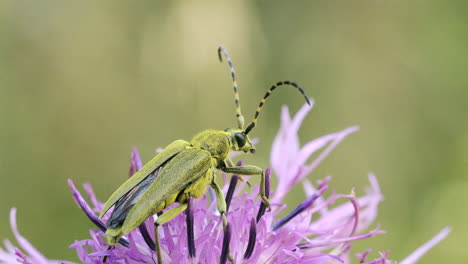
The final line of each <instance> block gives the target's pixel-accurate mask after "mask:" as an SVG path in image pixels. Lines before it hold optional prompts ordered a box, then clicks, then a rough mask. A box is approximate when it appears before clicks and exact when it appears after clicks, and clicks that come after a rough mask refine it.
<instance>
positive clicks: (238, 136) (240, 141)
mask: <svg viewBox="0 0 468 264" xmlns="http://www.w3.org/2000/svg"><path fill="white" fill-rule="evenodd" d="M234 138H235V139H236V141H237V146H239V148H242V147H243V146H244V145H245V143H246V141H247V140H246V138H245V135H244V134H242V133H236V134H234Z"/></svg>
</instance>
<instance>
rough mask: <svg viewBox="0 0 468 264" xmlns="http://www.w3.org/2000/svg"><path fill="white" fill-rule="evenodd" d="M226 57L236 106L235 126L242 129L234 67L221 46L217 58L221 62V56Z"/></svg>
mask: <svg viewBox="0 0 468 264" xmlns="http://www.w3.org/2000/svg"><path fill="white" fill-rule="evenodd" d="M222 55H224V57H226V60H227V63H228V66H229V70H230V71H231V77H232V86H233V88H234V103H235V104H236V118H237V125H238V127H239V129H243V128H244V117H243V116H242V114H241V107H240V102H239V91H237V81H236V72H235V71H234V66H233V65H232V61H231V57H229V53H228V52H227V50H226V49H225V48H224V47H223V46H219V48H218V58H219V61H220V62H223V56H222Z"/></svg>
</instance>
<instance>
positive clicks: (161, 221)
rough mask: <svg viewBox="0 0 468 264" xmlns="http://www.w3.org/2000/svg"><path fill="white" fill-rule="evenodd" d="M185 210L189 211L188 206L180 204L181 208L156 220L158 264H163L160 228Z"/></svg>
mask: <svg viewBox="0 0 468 264" xmlns="http://www.w3.org/2000/svg"><path fill="white" fill-rule="evenodd" d="M185 209H187V204H186V203H183V204H180V205H179V206H177V207H174V208H172V209H170V210H167V211H166V212H164V214H162V215H160V216H159V217H158V219H156V221H155V222H154V239H155V240H156V254H157V255H158V264H162V254H161V242H160V240H159V232H158V227H159V226H160V225H163V224H165V223H167V222H169V221H171V220H172V219H174V218H175V217H176V216H178V215H179V214H180V213H182V212H183V211H184V210H185Z"/></svg>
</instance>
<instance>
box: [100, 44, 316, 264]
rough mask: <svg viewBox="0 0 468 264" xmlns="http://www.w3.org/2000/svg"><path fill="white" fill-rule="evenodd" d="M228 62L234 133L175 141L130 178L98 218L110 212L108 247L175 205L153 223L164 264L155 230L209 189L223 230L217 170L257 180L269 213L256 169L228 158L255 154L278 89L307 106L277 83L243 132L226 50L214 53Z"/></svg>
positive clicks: (213, 133)
mask: <svg viewBox="0 0 468 264" xmlns="http://www.w3.org/2000/svg"><path fill="white" fill-rule="evenodd" d="M222 55H224V57H226V60H227V63H228V65H229V69H230V72H231V77H232V81H233V87H234V97H235V105H236V116H237V124H238V128H237V129H234V128H233V129H231V128H228V129H225V130H205V131H203V132H201V133H199V134H198V135H196V136H195V137H194V138H193V139H192V141H191V142H187V141H185V140H176V141H174V142H172V143H171V144H169V145H168V146H167V147H166V148H164V150H162V151H161V152H160V153H158V154H157V155H156V156H155V157H154V158H153V159H152V160H151V161H150V162H148V163H147V164H146V165H145V166H143V168H142V169H141V170H139V171H138V172H136V173H135V174H134V175H133V176H132V177H130V178H128V180H127V181H125V182H124V183H123V184H122V185H121V186H120V187H119V188H118V189H117V190H116V191H115V192H114V193H113V194H112V195H111V196H110V197H109V199H108V200H107V201H106V203H105V204H104V207H103V209H102V212H101V214H100V215H99V218H102V217H103V216H104V214H105V213H106V212H107V211H108V210H109V209H110V208H111V207H112V206H114V210H113V211H112V214H111V216H110V218H109V220H108V221H107V231H106V235H107V242H108V244H109V245H110V246H114V245H116V244H117V242H118V241H119V239H120V238H121V237H122V236H123V235H125V234H128V233H130V232H131V231H133V230H134V229H136V228H137V227H138V226H140V225H141V224H142V223H143V222H144V221H145V220H146V219H147V218H148V217H150V216H152V215H154V214H156V213H159V212H161V211H162V210H163V209H165V208H167V207H169V206H170V205H172V204H173V203H175V202H177V203H178V204H179V205H178V206H176V207H174V208H172V209H170V210H168V211H166V212H164V213H163V214H161V215H160V216H159V217H158V218H157V220H156V221H155V239H156V243H155V244H156V252H157V256H158V263H160V264H161V263H162V254H161V246H160V241H159V235H158V226H160V225H162V224H165V223H167V222H168V221H170V220H171V219H173V218H174V217H176V216H177V215H179V214H180V213H182V212H183V211H184V210H185V209H186V208H187V202H188V199H189V198H190V197H193V198H195V199H197V198H200V197H201V196H202V195H203V193H204V192H205V189H206V187H207V186H208V185H209V186H211V188H213V190H214V192H215V194H216V201H217V207H218V210H219V213H220V214H221V219H222V222H223V226H224V227H226V225H227V219H226V202H225V199H224V196H223V193H222V191H221V188H220V187H219V185H218V184H217V183H216V181H215V169H218V170H221V171H223V172H225V173H229V174H240V175H260V177H261V179H260V197H261V199H262V201H263V203H264V204H265V205H266V206H267V207H268V208H269V207H270V203H269V201H268V198H267V197H266V195H265V175H264V173H263V170H262V169H261V168H260V167H257V166H252V165H246V166H234V164H233V162H232V161H231V160H230V159H229V158H228V156H229V153H230V152H231V151H243V152H245V153H247V152H250V153H255V147H254V146H253V145H252V143H251V141H250V139H249V136H248V134H249V132H250V131H252V129H253V128H254V127H255V125H256V123H257V118H258V115H259V114H260V111H261V109H262V106H263V104H264V103H265V101H266V99H267V98H268V96H270V94H271V93H272V92H273V90H275V89H276V88H277V87H278V86H281V85H285V84H286V85H291V86H293V87H295V88H297V89H298V90H299V92H300V93H301V94H302V95H303V96H304V98H305V100H306V101H307V103H309V104H310V102H309V99H308V97H307V95H306V94H305V92H304V90H303V89H302V88H301V87H299V86H298V85H297V84H296V83H294V82H290V81H282V82H277V83H275V84H274V85H273V86H272V87H271V88H270V89H269V90H268V91H267V93H266V94H265V96H264V97H263V98H262V100H261V101H260V104H259V105H258V107H257V110H256V112H255V116H254V118H253V119H252V121H251V122H250V123H249V124H248V125H247V127H246V128H244V117H243V116H242V114H241V108H240V103H239V93H238V91H237V82H236V74H235V71H234V67H233V65H232V61H231V59H230V57H229V54H228V53H227V51H226V49H224V47H222V46H220V47H219V48H218V56H219V60H220V61H221V62H222Z"/></svg>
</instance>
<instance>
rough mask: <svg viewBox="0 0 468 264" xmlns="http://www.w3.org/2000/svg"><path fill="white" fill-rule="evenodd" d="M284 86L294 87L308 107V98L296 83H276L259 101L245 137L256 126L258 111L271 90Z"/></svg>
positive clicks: (246, 129)
mask: <svg viewBox="0 0 468 264" xmlns="http://www.w3.org/2000/svg"><path fill="white" fill-rule="evenodd" d="M285 84H287V85H291V86H294V87H296V88H297V89H298V90H299V92H300V93H301V94H302V95H303V96H304V98H305V100H306V102H307V104H309V105H310V101H309V98H308V97H307V95H306V94H305V92H304V90H303V89H302V88H301V87H300V86H299V85H298V84H297V83H295V82H291V81H282V82H277V83H275V84H273V86H271V88H270V89H269V90H268V91H267V92H266V94H265V96H263V98H262V100H260V104H259V105H258V107H257V111H255V116H254V118H253V119H252V122H250V124H249V125H248V126H247V127H246V128H245V131H244V134H246V135H247V134H248V133H249V132H250V131H251V130H252V129H253V128H254V127H255V125H256V124H257V119H258V115H259V114H260V111H262V107H263V104H264V103H265V101H266V99H267V98H268V96H270V94H271V93H272V92H273V90H275V89H276V87H278V86H281V85H285Z"/></svg>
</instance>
